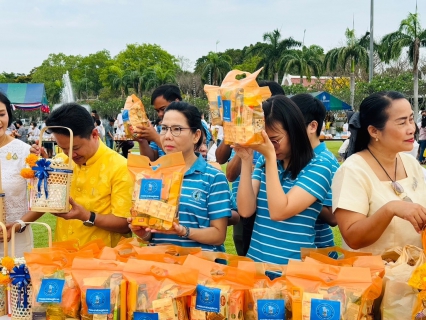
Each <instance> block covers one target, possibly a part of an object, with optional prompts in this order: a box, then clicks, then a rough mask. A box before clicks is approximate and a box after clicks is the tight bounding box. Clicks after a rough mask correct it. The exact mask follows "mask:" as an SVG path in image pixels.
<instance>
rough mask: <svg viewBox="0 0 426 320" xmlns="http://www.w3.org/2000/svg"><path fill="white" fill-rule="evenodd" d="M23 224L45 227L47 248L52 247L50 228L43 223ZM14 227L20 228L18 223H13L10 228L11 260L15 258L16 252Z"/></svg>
mask: <svg viewBox="0 0 426 320" xmlns="http://www.w3.org/2000/svg"><path fill="white" fill-rule="evenodd" d="M25 224H37V225H42V226H44V227H46V229H47V240H48V246H49V248H51V247H52V228H51V227H50V226H49V225H48V224H47V223H44V222H25ZM16 226H21V225H20V224H19V223H14V224H13V226H12V239H11V250H10V251H11V254H12V258H16V257H15V255H16V251H15V242H16V239H15V234H16Z"/></svg>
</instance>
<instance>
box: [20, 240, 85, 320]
mask: <svg viewBox="0 0 426 320" xmlns="http://www.w3.org/2000/svg"><path fill="white" fill-rule="evenodd" d="M92 255H93V254H92V252H91V251H81V252H74V253H68V252H67V251H66V250H65V249H62V248H48V249H47V250H43V251H41V250H40V251H39V252H32V253H25V260H26V263H27V266H28V270H29V272H30V276H31V282H32V286H33V295H32V302H31V305H32V313H33V316H34V317H40V318H46V317H47V318H48V319H49V318H50V319H54V318H56V317H58V318H62V319H63V318H78V317H79V316H80V290H79V288H78V286H77V284H76V283H75V282H74V279H73V278H72V275H71V264H72V262H73V260H74V258H75V257H86V258H90V257H92Z"/></svg>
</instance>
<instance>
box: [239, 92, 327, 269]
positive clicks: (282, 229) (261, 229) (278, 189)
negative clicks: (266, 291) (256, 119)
mask: <svg viewBox="0 0 426 320" xmlns="http://www.w3.org/2000/svg"><path fill="white" fill-rule="evenodd" d="M263 110H264V114H265V131H263V132H262V134H263V138H264V140H265V141H264V143H262V144H260V145H253V146H251V148H252V149H253V150H256V151H259V152H260V153H261V154H262V155H263V157H261V158H260V159H259V161H258V162H257V164H256V167H255V170H254V172H253V175H252V157H253V150H252V149H250V148H243V147H240V146H235V151H236V152H237V154H238V156H239V157H240V158H241V159H242V166H241V178H240V185H239V189H238V194H237V204H238V213H239V214H240V215H241V216H242V217H245V218H247V217H250V216H251V215H253V214H254V212H256V214H257V215H256V218H255V224H254V229H253V234H252V239H251V243H250V248H249V251H248V253H247V256H248V257H249V258H252V259H253V260H255V261H264V262H269V263H275V264H287V263H288V260H300V248H304V247H308V248H314V247H315V245H314V240H315V229H314V226H315V221H316V219H317V217H318V214H319V213H320V211H321V208H322V202H323V201H324V198H325V196H326V195H327V192H328V190H329V189H330V185H331V176H332V173H331V170H330V169H329V168H328V164H327V161H326V160H324V159H323V158H321V157H320V156H317V157H315V156H314V152H313V150H312V147H311V144H310V142H309V138H308V136H307V133H306V126H305V122H304V118H303V115H302V113H301V112H300V110H299V108H298V107H297V106H296V105H295V104H294V102H292V101H291V100H290V99H288V98H287V97H285V96H273V97H271V98H270V99H268V100H267V101H266V102H264V104H263Z"/></svg>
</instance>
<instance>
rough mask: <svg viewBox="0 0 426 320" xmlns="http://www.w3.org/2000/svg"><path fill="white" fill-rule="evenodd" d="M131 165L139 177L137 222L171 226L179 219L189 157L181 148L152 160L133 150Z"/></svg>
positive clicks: (135, 192)
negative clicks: (180, 198) (186, 160)
mask: <svg viewBox="0 0 426 320" xmlns="http://www.w3.org/2000/svg"><path fill="white" fill-rule="evenodd" d="M127 165H128V168H129V170H130V172H131V174H132V175H133V177H134V179H135V184H134V189H133V196H132V200H133V206H132V208H131V213H132V216H133V221H132V224H133V225H137V226H142V227H149V228H152V229H157V230H170V229H172V228H173V222H176V223H178V222H179V217H178V213H179V197H180V194H181V189H182V181H183V175H184V173H185V172H184V171H185V160H184V158H183V155H182V153H181V152H177V153H172V154H168V155H165V156H163V157H161V158H159V159H158V160H157V161H155V162H152V163H151V162H150V160H149V158H148V157H145V156H138V155H132V154H129V157H128V161H127Z"/></svg>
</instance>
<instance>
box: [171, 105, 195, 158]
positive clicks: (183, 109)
mask: <svg viewBox="0 0 426 320" xmlns="http://www.w3.org/2000/svg"><path fill="white" fill-rule="evenodd" d="M172 110H175V111H178V112H180V113H182V115H183V116H184V117H185V118H186V121H187V122H188V127H189V128H191V131H192V133H196V132H197V130H200V131H201V137H200V139H199V140H198V141H197V143H196V144H195V145H194V150H197V149H198V148H199V147H200V146H201V145H202V144H203V125H202V123H201V113H200V111H199V110H198V109H197V108H196V107H194V106H193V105H190V104H189V103H186V102H182V101H173V102H172V103H170V104H169V105H168V106H167V108H166V109H165V110H164V114H166V113H167V112H168V111H172Z"/></svg>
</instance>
